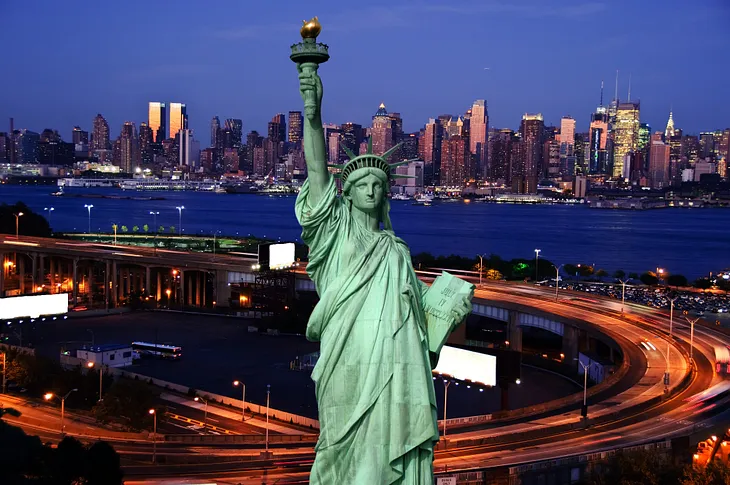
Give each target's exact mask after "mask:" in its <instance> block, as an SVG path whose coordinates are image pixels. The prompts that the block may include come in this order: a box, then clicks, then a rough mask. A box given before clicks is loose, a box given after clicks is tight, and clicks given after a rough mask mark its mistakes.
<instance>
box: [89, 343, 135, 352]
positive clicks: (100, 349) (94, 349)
mask: <svg viewBox="0 0 730 485" xmlns="http://www.w3.org/2000/svg"><path fill="white" fill-rule="evenodd" d="M123 349H129V350H132V345H131V344H104V345H95V346H93V347H82V348H80V349H79V350H86V351H89V352H110V351H112V350H123Z"/></svg>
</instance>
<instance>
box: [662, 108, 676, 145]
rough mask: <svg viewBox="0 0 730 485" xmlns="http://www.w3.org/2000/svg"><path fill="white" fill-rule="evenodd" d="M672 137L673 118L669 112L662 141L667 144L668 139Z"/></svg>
mask: <svg viewBox="0 0 730 485" xmlns="http://www.w3.org/2000/svg"><path fill="white" fill-rule="evenodd" d="M673 136H674V118H673V117H672V112H671V111H669V120H667V128H666V129H665V130H664V141H665V142H669V139H670V138H672V137H673Z"/></svg>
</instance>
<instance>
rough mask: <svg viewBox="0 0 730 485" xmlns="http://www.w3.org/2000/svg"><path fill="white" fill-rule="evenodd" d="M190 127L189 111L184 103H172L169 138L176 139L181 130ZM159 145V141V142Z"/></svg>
mask: <svg viewBox="0 0 730 485" xmlns="http://www.w3.org/2000/svg"><path fill="white" fill-rule="evenodd" d="M187 127H188V110H187V107H186V106H185V104H183V103H170V134H169V138H175V135H177V134H178V133H179V132H180V130H184V129H187ZM157 141H158V143H159V140H157Z"/></svg>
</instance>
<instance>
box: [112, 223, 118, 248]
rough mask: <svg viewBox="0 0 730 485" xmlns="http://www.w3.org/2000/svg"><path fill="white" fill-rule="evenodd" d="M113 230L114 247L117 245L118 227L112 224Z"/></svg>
mask: <svg viewBox="0 0 730 485" xmlns="http://www.w3.org/2000/svg"><path fill="white" fill-rule="evenodd" d="M112 229H114V245H115V246H116V245H117V225H116V224H112Z"/></svg>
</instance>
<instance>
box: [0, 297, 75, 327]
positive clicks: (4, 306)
mask: <svg viewBox="0 0 730 485" xmlns="http://www.w3.org/2000/svg"><path fill="white" fill-rule="evenodd" d="M67 312H68V293H56V294H53V295H28V296H13V297H10V298H0V319H5V320H12V319H14V318H24V317H29V318H38V317H40V316H45V315H61V314H63V313H67Z"/></svg>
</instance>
